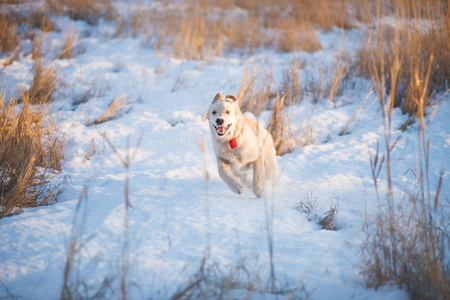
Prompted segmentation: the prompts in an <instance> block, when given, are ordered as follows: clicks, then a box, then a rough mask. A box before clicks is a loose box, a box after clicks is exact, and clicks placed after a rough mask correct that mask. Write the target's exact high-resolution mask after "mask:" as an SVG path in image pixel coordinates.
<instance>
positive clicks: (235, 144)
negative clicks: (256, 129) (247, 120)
mask: <svg viewBox="0 0 450 300" xmlns="http://www.w3.org/2000/svg"><path fill="white" fill-rule="evenodd" d="M243 130H244V126H242V128H241V132H239V134H238V136H237V137H233V138H231V139H230V140H229V141H228V143H229V144H230V148H231V149H234V148H236V147H237V142H236V140H237V139H238V138H239V137H240V136H241V135H242V131H243Z"/></svg>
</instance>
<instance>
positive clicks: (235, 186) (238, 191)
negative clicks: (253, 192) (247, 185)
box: [230, 182, 243, 195]
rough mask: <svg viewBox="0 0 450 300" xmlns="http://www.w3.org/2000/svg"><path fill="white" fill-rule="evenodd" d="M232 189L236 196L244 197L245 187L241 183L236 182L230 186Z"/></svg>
mask: <svg viewBox="0 0 450 300" xmlns="http://www.w3.org/2000/svg"><path fill="white" fill-rule="evenodd" d="M230 189H231V190H232V191H233V192H235V193H236V194H238V195H242V190H243V187H242V186H241V185H240V184H239V183H237V182H234V183H232V184H230Z"/></svg>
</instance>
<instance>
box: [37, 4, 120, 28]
mask: <svg viewBox="0 0 450 300" xmlns="http://www.w3.org/2000/svg"><path fill="white" fill-rule="evenodd" d="M45 4H46V7H47V8H48V9H49V10H50V11H52V12H54V13H56V14H57V15H68V16H70V17H71V18H72V19H73V20H83V21H86V22H87V23H88V24H91V25H95V24H97V23H98V21H99V20H100V19H102V18H103V19H106V20H112V19H113V18H114V9H113V7H112V4H111V1H110V0H100V1H90V0H46V1H45Z"/></svg>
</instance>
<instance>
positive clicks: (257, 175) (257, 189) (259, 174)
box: [252, 155, 264, 198]
mask: <svg viewBox="0 0 450 300" xmlns="http://www.w3.org/2000/svg"><path fill="white" fill-rule="evenodd" d="M252 164H253V183H252V191H253V194H255V196H256V197H258V198H261V197H263V196H264V161H263V157H262V155H261V156H259V157H258V158H257V159H256V160H255V161H254V162H253V163H252Z"/></svg>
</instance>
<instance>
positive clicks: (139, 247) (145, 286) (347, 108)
mask: <svg viewBox="0 0 450 300" xmlns="http://www.w3.org/2000/svg"><path fill="white" fill-rule="evenodd" d="M56 21H57V22H59V23H58V24H59V26H60V27H61V28H62V29H64V28H69V27H72V28H75V29H76V30H77V31H79V32H83V31H87V30H89V31H91V32H92V34H91V35H90V36H86V37H83V38H82V40H81V41H80V43H81V45H82V46H83V49H84V51H83V52H82V53H81V54H79V55H77V56H75V57H74V58H71V59H57V60H54V61H53V62H52V64H53V65H54V66H55V67H57V69H59V74H60V78H61V79H62V84H61V85H60V87H59V88H58V89H57V91H56V92H55V94H54V97H55V98H56V100H57V104H56V105H55V107H54V109H53V111H54V112H53V116H54V118H55V120H57V122H59V123H60V124H61V130H62V132H63V133H64V134H67V135H68V143H67V147H66V150H65V159H64V161H63V165H62V171H61V172H60V174H58V175H57V176H58V179H59V180H60V184H61V189H63V192H62V193H61V194H60V196H59V198H58V202H57V203H56V204H54V205H50V206H43V207H37V208H28V209H25V210H24V212H23V213H21V214H19V215H15V216H11V217H6V218H3V219H1V220H0V228H1V230H0V241H1V243H0V282H1V283H2V284H1V285H0V298H1V297H6V298H14V297H17V299H56V298H59V297H60V295H61V289H62V286H63V282H64V272H65V267H66V261H67V257H68V254H69V252H70V243H71V241H73V237H74V236H75V237H77V239H78V240H77V242H78V246H79V247H80V248H79V249H78V251H77V252H76V253H75V254H74V258H73V265H72V273H71V277H70V278H71V279H70V283H71V284H73V285H74V286H78V289H79V290H80V291H81V294H83V295H84V296H86V297H88V296H94V295H95V293H96V292H97V291H99V290H100V288H101V286H102V284H104V283H108V284H109V285H110V287H109V288H106V289H105V290H106V292H105V294H104V295H103V296H104V297H105V298H110V299H113V298H120V280H121V278H124V276H126V278H127V283H128V284H127V286H128V298H129V299H168V298H170V297H171V296H173V295H174V294H175V293H176V292H177V291H180V290H181V289H183V288H184V287H186V286H187V285H188V284H189V283H190V282H192V281H194V280H195V278H196V277H195V276H196V274H197V275H198V274H199V269H200V267H201V265H202V261H203V260H204V259H205V264H204V266H205V268H206V271H204V272H206V273H208V274H209V280H212V281H213V282H214V280H216V281H217V285H219V284H224V281H225V279H224V278H230V277H233V276H234V277H235V279H236V280H235V281H236V282H241V283H242V286H240V285H239V284H235V285H233V286H232V287H231V288H230V289H229V290H228V291H227V294H226V295H225V296H224V297H225V298H231V299H240V298H246V297H249V298H250V299H285V298H286V299H292V298H293V299H297V298H299V299H301V298H306V297H310V299H396V300H398V299H408V298H409V297H408V294H407V293H406V292H404V291H402V290H399V289H398V288H397V287H395V286H392V287H384V288H380V289H378V290H375V289H369V288H366V286H365V284H364V280H363V277H362V275H361V274H360V263H361V258H360V257H361V255H360V251H361V250H360V247H361V244H362V242H363V241H364V239H365V238H366V234H365V232H364V231H363V228H364V224H367V223H368V224H371V222H373V218H374V215H375V213H376V210H377V205H378V202H377V197H376V192H375V188H374V184H373V178H372V171H371V168H370V161H369V153H371V154H372V155H374V154H375V153H376V151H377V144H378V143H379V148H380V152H382V153H384V152H385V146H384V136H383V134H384V129H383V124H382V117H381V110H380V104H379V102H378V100H376V96H375V94H372V95H371V96H369V97H368V99H367V101H366V102H365V103H364V105H363V106H362V107H361V108H360V105H361V103H362V102H363V100H364V99H365V98H366V96H367V94H368V93H369V90H370V81H368V80H364V79H359V78H355V79H353V83H354V84H352V85H351V86H349V87H346V88H345V89H344V92H343V94H342V95H339V96H338V97H337V99H336V100H335V102H334V103H330V102H328V101H327V99H323V100H322V101H320V102H319V103H317V104H316V103H315V102H314V101H313V100H312V98H311V97H308V96H306V97H305V99H304V101H303V102H301V103H300V104H298V105H296V106H293V107H291V108H290V109H291V113H292V116H295V117H296V118H297V120H308V122H311V124H312V125H313V127H314V128H315V129H316V134H317V135H318V137H319V141H318V142H317V143H316V144H313V145H308V146H305V147H301V148H298V149H295V151H293V152H292V153H289V154H286V155H284V156H278V157H277V160H278V164H279V170H280V174H279V179H278V180H277V182H276V183H275V184H273V185H272V184H268V185H267V187H266V195H265V197H264V198H262V199H258V198H256V197H255V196H254V195H253V193H252V192H251V190H250V189H247V188H246V189H245V190H244V193H243V195H241V196H239V195H236V194H234V193H233V192H231V191H230V190H229V189H228V187H227V186H226V185H225V183H224V182H223V181H222V180H221V179H220V178H219V176H218V173H217V166H216V162H215V157H214V153H213V149H212V144H211V136H210V132H209V128H208V127H209V124H208V122H207V120H205V119H204V114H205V113H206V111H207V107H208V105H209V103H210V102H211V101H212V99H213V97H214V95H215V94H216V93H218V92H220V93H222V94H223V95H226V94H237V93H238V91H239V87H240V84H241V80H242V78H243V76H244V73H245V69H246V67H251V66H253V64H254V63H255V62H257V63H258V64H259V65H264V64H271V65H273V66H274V72H273V74H274V76H275V78H277V79H278V80H279V81H281V79H282V78H281V77H282V72H283V70H286V69H287V68H288V62H289V61H290V60H291V59H292V58H301V59H302V60H303V61H305V62H306V66H305V67H304V69H303V70H302V73H303V74H302V75H303V76H304V77H308V76H310V77H314V76H317V72H318V66H322V67H323V66H325V68H326V66H328V65H330V66H331V64H332V63H334V62H335V60H336V57H337V55H338V53H339V52H340V51H343V50H347V51H349V52H350V54H352V53H353V54H354V53H355V52H354V51H356V49H357V47H359V44H358V40H359V35H360V34H361V31H360V30H359V29H352V30H347V31H342V30H339V29H337V28H334V29H332V30H331V31H327V32H325V31H324V32H318V37H319V39H320V42H321V44H322V50H320V51H317V52H314V53H312V54H308V53H306V52H296V53H289V54H280V53H276V52H272V51H270V50H264V51H263V50H261V51H259V52H258V53H256V54H255V55H253V56H250V57H249V56H240V55H238V54H236V53H235V54H231V55H228V56H227V57H216V58H214V59H212V61H211V62H198V61H187V60H181V59H174V58H171V57H168V56H167V55H166V54H165V53H163V52H155V51H154V50H152V49H150V48H149V47H146V46H143V45H142V41H141V40H140V39H139V38H137V39H133V38H117V39H114V38H109V36H111V35H112V32H113V31H114V25H113V24H110V23H102V22H101V23H100V24H99V25H98V26H96V27H92V28H91V27H90V26H89V25H87V24H86V23H84V22H82V21H77V22H73V21H69V19H66V18H62V19H58V20H56ZM51 34H52V35H53V38H52V39H51V41H50V43H51V48H53V49H58V47H59V48H60V47H62V44H61V36H60V35H61V33H51ZM107 37H108V38H107ZM25 46H26V45H25ZM47 56H48V58H51V57H52V56H54V55H53V54H52V53H48V54H46V57H47ZM32 65H33V60H32V58H31V55H28V56H24V57H21V58H20V59H19V60H17V61H15V62H14V63H13V64H11V65H10V66H7V67H4V68H0V75H1V77H2V80H3V79H4V80H6V84H7V88H8V91H7V93H8V94H9V93H15V92H16V85H17V84H18V83H21V82H26V83H28V84H31V81H32ZM90 90H91V91H92V94H93V95H94V96H93V98H92V99H91V100H90V101H88V102H87V103H82V104H80V105H77V106H76V105H73V101H74V100H75V99H76V97H80V96H82V95H84V94H86V93H87V92H88V91H90ZM118 95H119V96H120V95H121V96H124V97H126V99H129V101H128V103H127V104H126V107H125V108H123V109H122V115H121V116H120V117H119V118H117V119H115V120H112V121H108V122H105V123H102V124H98V125H92V126H86V124H87V123H88V122H89V121H92V120H94V119H96V118H98V117H99V116H100V115H101V114H102V113H103V112H104V111H105V110H106V109H107V107H108V105H109V104H110V102H111V101H112V100H113V99H114V98H116V96H118ZM438 105H439V108H438V109H437V111H436V114H435V115H434V118H433V120H432V121H431V124H430V130H429V133H430V134H431V153H430V166H429V170H430V172H429V173H430V174H429V176H430V187H431V190H432V191H435V189H436V186H437V184H438V180H439V173H440V170H441V166H442V164H443V163H444V164H445V159H446V158H447V157H448V155H449V154H450V130H449V128H450V126H449V123H448V116H449V114H450V96H449V95H447V96H445V97H443V98H442V99H441V100H440V101H439V104H438ZM359 108H360V110H359V112H358V113H357V114H356V117H355V120H354V121H353V122H352V123H351V124H350V127H349V133H348V134H345V135H342V136H341V135H339V132H340V131H341V130H342V129H343V128H344V127H345V126H346V124H347V123H348V121H349V120H350V119H351V117H352V116H353V114H354V113H355V112H356V111H357V110H358V109H359ZM431 109H432V108H430V111H431ZM247 116H250V117H255V116H253V115H251V114H248V113H247ZM429 116H430V114H429V115H428V117H429ZM428 117H427V118H428ZM255 118H256V117H255ZM269 118H270V111H265V112H263V113H262V114H261V115H260V116H259V117H258V119H259V120H260V122H262V123H263V124H264V125H265V126H267V125H268V121H269ZM407 119H408V116H406V115H403V114H402V113H401V111H400V110H397V109H396V110H395V111H394V117H393V125H392V128H393V129H394V132H393V140H394V139H395V138H397V137H398V136H401V139H400V140H399V143H398V145H397V146H396V148H395V150H394V152H393V154H392V155H393V161H392V167H393V172H394V174H393V180H394V187H395V189H396V194H395V197H396V199H397V200H399V201H400V200H402V199H405V198H406V196H405V195H408V194H411V193H414V190H413V187H414V176H413V173H412V168H413V167H412V165H413V164H414V163H415V161H416V157H417V156H416V153H417V151H418V146H419V145H418V127H417V124H416V123H415V124H413V125H412V126H410V127H409V128H408V129H407V130H406V131H405V132H400V131H397V128H399V127H400V126H401V125H402V124H404V123H405V121H406V120H407ZM107 141H109V142H110V143H111V144H112V145H113V146H114V147H115V148H116V149H117V153H115V151H114V150H113V149H112V147H111V146H110V145H109V144H108V142H107ZM202 146H204V151H203V152H202V150H201V148H202ZM117 154H119V155H120V156H121V157H122V158H123V159H125V157H126V156H127V155H128V154H130V155H131V164H130V166H129V169H128V170H127V169H126V168H125V166H124V165H123V164H122V162H121V160H120V159H119V157H118V155H117ZM447 160H448V159H447ZM446 166H447V167H446V168H445V169H446V170H448V169H449V163H448V162H447V163H446ZM127 178H128V179H129V186H128V188H129V201H130V204H131V206H130V207H129V210H128V226H125V225H124V224H125V223H124V220H125V216H126V212H127V210H126V209H125V199H126V198H125V187H126V180H127ZM380 178H381V179H380V184H381V186H380V194H381V195H385V194H386V192H387V189H386V186H385V184H384V183H383V179H384V178H386V174H385V169H383V170H382V171H381V174H380ZM449 178H450V173H449V172H448V171H445V173H444V180H443V186H442V190H441V199H442V201H443V207H444V208H445V209H446V213H449V212H450V209H449V200H448V197H449V195H450V185H449V182H450V181H449ZM84 189H86V191H87V195H85V196H83V190H84ZM80 198H81V199H82V202H81V206H80V207H78V204H79V199H80ZM307 198H309V199H310V200H315V201H316V205H315V206H314V209H313V211H312V212H311V213H310V214H307V213H304V212H300V211H298V210H296V209H295V208H296V207H297V206H298V204H299V203H300V202H302V201H305V199H307ZM404 201H406V200H404ZM336 204H338V207H339V210H338V213H337V220H336V230H335V231H327V230H323V229H322V228H321V226H320V225H319V219H320V218H321V216H323V214H325V213H326V212H327V211H328V210H329V209H330V206H335V205H336ZM77 207H78V208H77ZM372 224H373V223H372ZM74 228H75V230H74ZM269 250H273V252H272V254H273V255H272V256H271V254H270V253H271V252H270V251H269ZM271 258H272V259H273V263H272V264H271ZM271 266H272V267H273V268H271ZM124 270H125V271H126V272H125V275H124ZM272 272H273V273H272ZM271 274H272V275H274V277H273V276H272V277H271ZM249 282H250V283H253V284H254V285H255V286H256V288H255V290H256V291H253V292H251V291H250V292H249V289H248V286H246V284H248V283H249ZM272 283H273V284H274V285H273V286H274V287H275V290H274V291H278V292H279V293H271V292H270V291H271V287H272ZM250 290H251V289H250ZM206 298H208V297H206ZM246 299H248V298H246Z"/></svg>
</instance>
